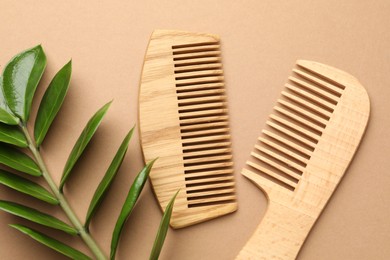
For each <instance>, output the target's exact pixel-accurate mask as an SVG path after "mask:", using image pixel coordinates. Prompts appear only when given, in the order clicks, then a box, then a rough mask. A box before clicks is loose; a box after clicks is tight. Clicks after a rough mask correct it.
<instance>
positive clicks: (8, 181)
mask: <svg viewBox="0 0 390 260" xmlns="http://www.w3.org/2000/svg"><path fill="white" fill-rule="evenodd" d="M0 183H1V184H3V185H5V186H7V187H10V188H12V189H14V190H17V191H19V192H22V193H25V194H28V195H30V196H32V197H35V198H37V199H40V200H42V201H45V202H47V203H50V204H53V205H57V204H58V203H59V202H58V200H57V199H56V198H55V197H54V196H53V195H52V194H51V193H50V192H48V191H47V190H46V189H45V188H43V187H42V186H40V185H38V184H36V183H35V182H32V181H30V180H28V179H25V178H22V177H20V176H18V175H15V174H12V173H10V172H6V171H4V170H0Z"/></svg>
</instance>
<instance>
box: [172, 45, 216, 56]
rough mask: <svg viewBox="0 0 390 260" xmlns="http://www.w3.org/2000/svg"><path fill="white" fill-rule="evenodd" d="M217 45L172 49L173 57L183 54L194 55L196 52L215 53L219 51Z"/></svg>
mask: <svg viewBox="0 0 390 260" xmlns="http://www.w3.org/2000/svg"><path fill="white" fill-rule="evenodd" d="M219 48H220V46H219V44H210V45H201V46H189V47H180V48H178V47H173V49H174V50H173V55H178V54H183V53H196V52H205V51H216V50H219Z"/></svg>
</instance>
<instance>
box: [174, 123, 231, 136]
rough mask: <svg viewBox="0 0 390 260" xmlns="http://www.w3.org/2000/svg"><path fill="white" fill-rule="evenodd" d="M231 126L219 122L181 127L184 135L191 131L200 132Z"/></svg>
mask: <svg viewBox="0 0 390 260" xmlns="http://www.w3.org/2000/svg"><path fill="white" fill-rule="evenodd" d="M228 125H229V122H228V121H217V122H206V123H203V124H196V125H185V126H181V127H180V129H181V131H182V133H185V132H190V131H198V130H199V129H214V128H225V127H227V126H228Z"/></svg>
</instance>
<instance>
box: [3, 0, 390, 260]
mask: <svg viewBox="0 0 390 260" xmlns="http://www.w3.org/2000/svg"><path fill="white" fill-rule="evenodd" d="M389 15H390V2H389V1H387V0H383V1H362V0H359V1H357V0H354V1H353V0H349V1H338V0H331V1H330V0H327V1H256V0H252V1H237V0H229V1H211V0H201V1H189V0H180V1H179V0H175V1H161V0H160V1H157V0H155V1H154V0H153V1H152V0H142V1H108V0H107V1H100V0H99V1H97V0H95V1H77V0H72V1H49V0H46V1H13V0H12V1H11V0H1V3H0V19H1V20H0V21H1V22H0V38H1V40H0V64H1V66H2V68H3V66H4V65H5V64H6V62H7V61H8V60H9V59H10V58H11V57H12V56H13V55H14V54H16V53H17V52H19V51H21V50H23V49H26V48H29V47H32V46H34V45H36V44H39V43H42V44H43V47H44V49H45V51H46V54H47V57H48V66H47V70H46V73H45V75H44V77H43V81H42V84H41V85H40V88H39V89H38V91H37V95H36V99H35V106H34V113H33V118H34V116H35V114H36V109H37V104H38V102H39V100H40V98H41V96H42V95H43V91H44V89H45V88H46V86H47V84H48V83H49V82H50V80H51V78H52V77H53V75H54V74H55V72H56V71H57V70H59V69H60V68H61V66H62V65H63V64H65V63H66V62H67V61H68V60H69V59H70V58H72V59H73V77H72V81H71V86H70V90H69V94H68V96H67V98H66V100H65V102H64V105H63V108H62V110H61V111H60V113H59V116H58V117H59V118H58V119H57V120H56V121H55V123H54V125H53V127H52V129H51V131H50V133H49V135H48V136H47V140H46V141H45V143H44V145H43V153H44V156H45V159H46V162H47V164H48V166H49V169H50V171H52V172H53V175H54V178H55V179H56V181H59V179H60V173H61V170H62V169H63V165H64V163H65V161H66V159H67V156H68V154H69V152H70V150H71V148H72V146H73V144H74V142H75V141H76V139H77V137H78V135H79V133H80V132H81V130H82V128H83V126H84V124H85V122H86V121H87V120H88V119H89V117H90V116H91V115H92V114H93V113H94V112H95V111H96V110H97V109H98V108H99V107H100V106H102V105H103V104H104V103H106V102H107V101H110V100H111V99H114V103H113V104H112V106H111V108H110V110H109V112H108V114H107V115H106V117H105V119H104V121H103V124H102V126H101V127H100V129H99V130H98V132H97V135H96V136H95V138H94V139H93V142H92V144H91V145H90V147H89V149H87V151H86V153H85V156H84V157H83V158H82V159H83V160H82V162H81V163H79V164H78V165H77V167H76V172H74V175H73V177H72V178H71V180H70V182H69V184H68V186H67V188H66V194H67V195H68V196H69V197H70V202H71V204H72V206H73V207H74V208H75V209H76V211H77V214H78V215H79V216H80V217H81V218H82V219H83V218H84V216H85V213H86V210H87V207H88V203H89V201H90V199H91V197H92V195H93V192H94V189H95V187H96V185H97V184H98V182H99V180H100V179H101V177H102V176H103V174H104V172H105V170H106V168H107V166H108V165H109V163H110V160H111V159H112V157H113V155H114V154H115V152H116V149H117V147H118V146H119V144H120V142H121V140H122V139H123V137H124V136H125V134H126V132H127V131H128V130H129V129H130V128H131V127H132V126H133V125H134V124H135V123H136V122H137V94H138V83H139V77H140V72H141V68H142V62H143V55H144V53H145V49H146V46H147V43H148V38H149V35H150V34H151V32H152V31H153V30H154V29H156V28H160V29H180V30H188V31H199V32H209V33H215V34H219V35H220V36H221V39H222V53H223V64H224V71H225V76H226V86H227V92H228V97H229V109H230V115H231V126H232V135H233V148H234V156H235V158H234V161H235V169H236V180H237V191H238V202H239V210H238V212H236V213H234V214H232V215H229V216H226V217H223V218H219V219H216V220H214V221H209V222H207V223H203V224H199V225H196V226H193V227H189V228H185V229H182V230H172V229H171V230H170V232H169V234H168V237H167V241H166V244H165V247H164V250H163V253H162V256H161V259H233V258H234V256H235V255H236V254H237V253H238V252H239V250H240V248H241V247H242V246H243V245H244V244H245V242H246V240H247V239H248V238H249V236H250V235H251V233H252V231H253V230H254V228H255V227H256V226H257V224H258V223H259V222H260V220H261V218H262V216H263V214H264V212H265V209H266V200H265V197H264V195H263V194H262V192H261V191H260V190H259V189H257V188H256V187H255V186H254V185H252V183H250V182H249V181H248V180H246V179H245V178H244V177H242V176H241V175H240V174H239V171H240V169H241V168H242V166H243V165H244V163H245V160H246V159H247V158H248V155H249V152H250V151H251V149H252V147H253V145H254V142H255V139H256V137H257V136H258V134H259V133H260V130H261V129H262V127H263V125H264V122H265V120H266V118H267V115H268V114H269V113H270V111H271V108H272V106H273V104H274V103H275V100H276V98H277V97H278V96H279V94H280V91H281V89H282V86H283V84H284V83H285V81H286V79H287V76H288V75H289V74H290V71H291V69H292V67H293V65H294V62H295V60H296V59H298V58H303V59H310V60H315V61H319V62H322V63H326V64H329V65H332V66H334V67H337V68H340V69H343V70H345V71H347V72H349V73H351V74H353V75H354V76H356V77H357V78H358V79H359V80H360V81H361V83H362V84H363V85H364V86H365V87H366V89H367V91H368V93H369V95H370V97H371V120H370V123H369V126H368V128H367V132H366V135H365V138H364V140H363V141H362V143H361V146H360V149H359V151H358V152H357V154H356V156H355V159H354V161H353V163H352V164H351V166H350V167H349V169H348V171H347V173H346V176H345V178H344V179H343V181H342V182H341V184H340V186H339V188H338V190H337V192H336V193H335V194H334V196H333V198H332V200H331V201H330V203H329V205H328V207H327V208H326V210H325V211H324V213H323V215H322V217H321V218H320V219H319V221H318V222H317V224H316V226H315V227H314V229H313V231H312V232H311V234H310V236H309V237H308V239H307V241H306V243H305V244H304V247H303V248H302V250H301V252H300V254H299V256H298V259H302V260H304V259H336V260H337V259H340V260H341V259H354V260H355V259H378V260H379V259H390V223H389V219H390V187H389V184H390V175H389V169H390V160H389V159H390V158H389V154H390V139H389V136H388V135H389V127H390V118H389V110H390V102H389V98H390V19H389ZM2 68H1V69H2ZM31 126H32V125H30V127H31ZM141 167H142V156H141V150H140V145H139V141H138V133H137V134H136V135H135V137H134V138H133V140H132V143H131V145H130V148H129V152H128V155H127V157H126V159H125V161H124V163H123V166H122V169H121V171H120V172H119V174H118V176H117V179H116V181H115V183H114V184H113V187H112V188H113V189H112V190H111V192H110V193H109V195H108V197H107V199H106V200H105V202H104V203H103V208H104V209H102V210H100V211H99V212H98V214H97V216H96V218H95V219H94V220H93V223H92V233H93V234H94V235H95V236H96V237H97V240H98V241H99V243H100V244H101V246H102V248H103V249H104V250H105V251H106V252H107V253H108V251H109V243H110V239H111V231H112V230H113V227H114V224H115V220H116V217H117V215H118V213H119V210H120V207H121V204H122V203H123V200H124V198H125V196H126V193H127V191H128V189H129V186H130V184H131V182H132V180H133V178H134V176H135V174H136V173H137V171H138V170H139V169H140V168H141ZM0 198H1V199H12V200H14V201H18V202H23V203H26V204H30V203H31V204H34V205H36V206H37V207H39V208H41V209H42V210H45V211H47V212H52V213H55V214H57V215H58V216H59V217H61V218H62V217H63V216H62V215H61V214H60V213H57V211H56V208H55V207H48V206H45V205H42V204H40V203H37V202H36V201H35V200H33V199H30V198H28V197H27V196H23V195H19V194H18V193H17V192H14V191H12V190H10V189H8V188H5V187H0ZM160 217H161V213H160V211H159V208H158V205H157V203H156V200H155V198H154V197H153V194H152V192H151V187H150V185H149V184H148V185H147V186H146V187H145V190H144V192H143V194H142V196H141V198H140V203H139V204H138V205H137V207H136V210H135V212H134V214H133V215H132V216H131V217H130V219H129V221H128V223H127V225H126V227H125V230H124V231H125V232H124V236H123V238H122V241H121V244H120V248H119V252H118V259H147V258H148V255H149V252H150V249H151V246H152V243H153V240H154V236H155V232H156V230H157V227H158V225H159V220H160ZM8 223H26V222H24V221H22V220H20V219H18V218H16V217H12V216H10V215H8V214H5V213H3V212H0V230H1V233H0V258H1V259H31V258H34V259H61V258H60V257H59V256H58V255H57V254H56V253H55V252H53V251H51V250H50V249H47V248H45V247H44V246H41V245H39V244H38V243H36V242H34V241H32V240H30V239H29V238H27V237H26V236H24V235H22V234H20V233H18V232H17V231H15V230H13V229H11V228H9V227H8V226H7V224H8ZM30 226H32V227H36V226H34V225H30ZM42 230H44V231H45V232H46V233H48V234H56V235H60V237H61V240H63V241H67V242H68V243H71V244H74V245H76V244H77V242H78V240H77V239H72V238H71V237H68V236H66V235H61V234H59V233H56V232H53V231H50V230H48V229H42ZM81 248H82V247H81Z"/></svg>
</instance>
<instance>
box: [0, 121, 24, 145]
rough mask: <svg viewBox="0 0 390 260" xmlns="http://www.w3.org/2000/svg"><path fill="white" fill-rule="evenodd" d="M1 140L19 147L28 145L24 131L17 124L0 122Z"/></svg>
mask: <svg viewBox="0 0 390 260" xmlns="http://www.w3.org/2000/svg"><path fill="white" fill-rule="evenodd" d="M0 142H3V143H7V144H13V145H16V146H18V147H23V148H25V147H27V146H28V144H27V140H26V137H25V136H24V134H23V132H21V131H20V130H19V129H18V128H17V127H16V126H10V125H5V124H2V123H0Z"/></svg>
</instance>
